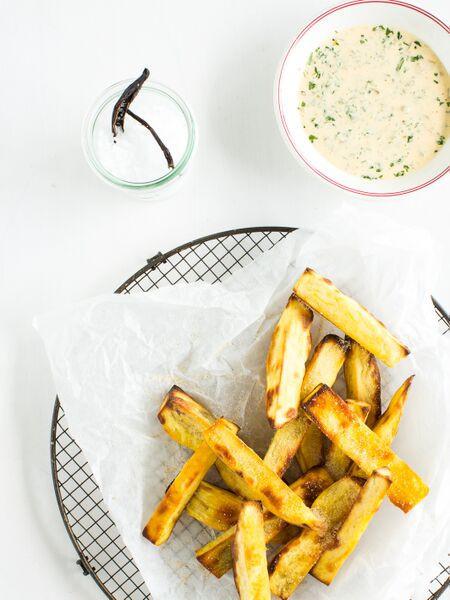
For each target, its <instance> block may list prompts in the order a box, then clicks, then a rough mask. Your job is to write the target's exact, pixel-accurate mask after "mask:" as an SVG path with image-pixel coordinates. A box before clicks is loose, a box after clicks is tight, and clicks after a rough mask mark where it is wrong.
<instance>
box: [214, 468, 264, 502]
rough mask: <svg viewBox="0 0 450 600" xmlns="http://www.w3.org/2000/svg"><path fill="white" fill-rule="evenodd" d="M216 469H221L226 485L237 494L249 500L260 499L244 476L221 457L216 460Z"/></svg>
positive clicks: (220, 472)
mask: <svg viewBox="0 0 450 600" xmlns="http://www.w3.org/2000/svg"><path fill="white" fill-rule="evenodd" d="M216 469H217V470H218V471H219V474H220V476H221V477H222V479H223V482H224V483H225V485H226V486H227V487H228V488H230V490H232V491H233V492H234V493H235V494H237V495H238V496H240V497H241V498H245V499H247V500H259V496H258V494H255V491H254V490H253V489H252V488H251V487H250V486H249V485H247V484H246V483H245V481H244V480H243V479H242V477H240V476H239V475H237V473H235V472H234V471H232V470H231V469H230V468H229V467H227V465H226V464H225V463H223V462H222V461H221V460H219V459H217V460H216Z"/></svg>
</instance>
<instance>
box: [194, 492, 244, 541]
mask: <svg viewBox="0 0 450 600" xmlns="http://www.w3.org/2000/svg"><path fill="white" fill-rule="evenodd" d="M243 505H244V502H243V501H242V500H241V499H240V498H238V497H237V496H236V495H235V494H233V493H231V492H228V491H227V490H223V489H222V488H219V487H217V486H215V485H211V484H210V483H206V482H205V481H202V482H201V483H200V485H199V486H198V489H197V491H196V492H195V494H194V495H193V496H192V499H191V501H190V502H189V504H188V505H187V506H186V512H188V513H189V515H190V516H191V517H192V518H193V519H196V520H197V521H200V523H203V524H204V525H207V526H208V527H211V528H212V529H216V530H217V531H227V529H229V528H230V527H232V526H233V525H235V524H236V523H237V520H238V518H239V513H240V511H241V509H242V507H243Z"/></svg>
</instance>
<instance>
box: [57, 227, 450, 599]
mask: <svg viewBox="0 0 450 600" xmlns="http://www.w3.org/2000/svg"><path fill="white" fill-rule="evenodd" d="M293 230H294V228H287V227H255V228H250V229H238V230H234V231H226V232H223V233H218V234H215V235H211V236H208V237H204V238H201V239H198V240H195V241H193V242H190V243H188V244H184V245H183V246H179V247H178V248H175V249H174V250H171V251H170V252H166V253H165V254H162V253H159V254H157V255H156V256H154V257H153V258H151V259H149V260H148V261H147V264H146V265H145V267H143V268H142V269H140V270H139V271H138V272H137V273H135V274H134V275H133V276H132V277H130V278H129V279H128V280H127V281H126V282H125V283H124V284H122V285H121V286H120V287H119V288H118V289H117V290H116V293H119V294H132V293H136V292H139V293H140V292H148V291H149V290H151V289H153V288H158V287H162V286H165V285H174V284H175V283H178V282H179V281H184V282H188V283H191V282H194V281H198V280H204V281H208V282H211V283H215V282H217V281H221V280H223V279H225V278H226V277H228V276H229V275H230V274H231V273H232V272H233V271H235V270H237V269H239V268H242V267H244V266H245V265H246V264H248V263H249V262H250V261H252V260H253V259H254V258H255V257H256V256H258V255H259V254H261V253H262V252H265V251H267V250H269V249H270V248H272V247H273V246H275V245H276V244H277V243H278V242H279V241H280V240H282V239H283V238H285V237H286V236H287V235H288V234H289V233H290V232H291V231H293ZM434 302H435V308H436V313H437V317H438V319H439V323H440V326H441V328H442V333H443V334H446V333H448V332H449V331H450V320H449V316H448V315H447V313H446V312H445V311H444V310H443V309H442V307H441V306H440V305H439V304H438V303H437V302H436V301H434ZM51 463H52V473H53V483H54V487H55V493H56V498H57V501H58V506H59V510H60V512H61V517H62V519H63V521H64V524H65V526H66V529H67V532H68V534H69V536H70V539H71V540H72V543H73V545H74V547H75V549H76V551H77V553H78V556H79V558H78V561H77V562H78V564H79V565H80V568H81V569H82V571H83V573H84V574H85V575H91V576H92V577H93V579H94V581H95V582H96V583H97V585H98V586H99V587H100V588H101V590H102V591H103V592H104V593H105V595H106V596H107V597H108V598H110V599H111V600H127V599H129V600H147V599H150V598H151V596H150V593H149V591H148V589H147V587H146V585H145V583H144V581H143V579H142V576H141V574H140V572H139V570H138V568H137V567H136V565H135V564H134V561H133V559H132V557H131V555H130V553H129V551H128V549H127V548H126V546H125V545H124V544H123V542H122V540H121V537H120V535H119V533H118V531H117V529H116V526H115V524H114V522H113V520H112V519H111V517H110V516H109V514H108V510H107V508H106V506H105V505H104V503H103V499H102V496H101V493H100V490H99V488H98V486H97V484H96V482H95V480H94V478H93V475H92V472H91V469H90V467H89V465H88V463H87V462H86V460H85V458H84V456H83V453H82V450H81V448H80V447H79V446H78V445H77V443H76V441H75V440H74V439H73V438H72V436H71V435H70V432H69V429H68V425H67V422H66V418H65V415H64V410H63V408H62V406H61V404H60V403H59V401H58V400H56V403H55V407H54V411H53V420H52V429H51ZM430 576H431V574H430ZM448 589H450V558H449V556H447V557H445V558H444V557H443V562H442V563H439V565H437V566H436V572H435V576H434V578H433V579H432V581H431V582H430V586H429V590H428V591H427V592H426V594H424V596H423V598H424V600H436V599H437V598H443V596H442V594H443V593H444V591H445V590H448ZM399 600H407V599H399ZM418 600H419V599H418ZM420 600H422V599H420Z"/></svg>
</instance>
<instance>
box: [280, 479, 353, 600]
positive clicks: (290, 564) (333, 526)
mask: <svg viewBox="0 0 450 600" xmlns="http://www.w3.org/2000/svg"><path fill="white" fill-rule="evenodd" d="M360 489H361V486H360V484H359V483H358V481H357V480H356V479H353V478H351V477H344V478H343V479H340V480H339V481H337V482H335V483H334V484H333V485H331V486H330V487H328V488H327V489H326V490H325V491H323V492H322V493H321V494H320V496H319V497H318V498H317V499H316V500H315V501H314V503H313V505H312V509H313V511H316V512H317V513H318V514H320V515H321V516H322V518H324V519H325V521H326V523H327V531H326V532H325V533H319V532H317V531H313V530H311V529H304V530H303V531H302V532H301V533H300V535H299V536H297V537H296V538H294V539H293V540H291V541H290V542H289V543H288V544H286V546H284V547H283V548H282V549H281V550H280V551H279V552H278V554H277V555H276V556H275V557H274V559H273V560H272V562H271V564H270V567H269V573H270V588H271V591H272V593H273V594H274V595H275V596H278V597H279V598H282V599H283V600H285V599H286V598H289V597H290V596H291V595H292V594H293V593H294V591H295V589H296V588H297V586H298V585H299V584H300V583H301V582H302V581H303V579H304V578H305V577H306V575H307V574H308V573H309V571H310V570H311V568H312V567H313V566H314V564H315V563H316V562H317V560H318V559H319V557H320V555H321V554H322V552H324V550H326V549H327V548H329V547H330V546H331V545H332V544H333V540H334V535H335V533H336V530H337V529H338V528H339V527H340V526H341V524H342V523H343V521H344V519H345V518H346V517H347V515H348V513H349V512H350V510H351V508H352V506H353V504H354V502H355V500H356V498H357V497H358V494H359V492H360Z"/></svg>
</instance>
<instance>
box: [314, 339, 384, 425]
mask: <svg viewBox="0 0 450 600" xmlns="http://www.w3.org/2000/svg"><path fill="white" fill-rule="evenodd" d="M349 343H350V349H349V351H348V353H347V357H346V359H345V363H344V377H345V384H346V386H347V397H348V398H352V399H353V400H357V401H359V402H367V403H369V404H370V406H371V409H370V412H369V415H368V417H367V420H366V425H367V427H370V429H373V427H374V425H375V423H376V422H377V421H378V419H379V418H380V415H381V379H380V370H379V368H378V364H377V360H376V358H375V356H374V355H373V354H371V353H370V352H368V351H367V350H366V349H365V348H363V347H362V346H360V345H359V344H358V342H355V341H354V340H349ZM323 383H326V381H325V382H323Z"/></svg>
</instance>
